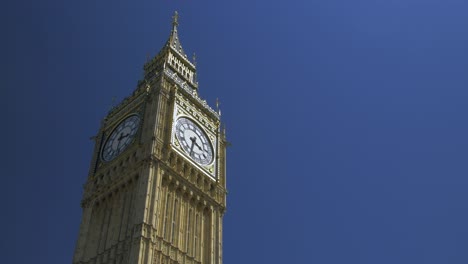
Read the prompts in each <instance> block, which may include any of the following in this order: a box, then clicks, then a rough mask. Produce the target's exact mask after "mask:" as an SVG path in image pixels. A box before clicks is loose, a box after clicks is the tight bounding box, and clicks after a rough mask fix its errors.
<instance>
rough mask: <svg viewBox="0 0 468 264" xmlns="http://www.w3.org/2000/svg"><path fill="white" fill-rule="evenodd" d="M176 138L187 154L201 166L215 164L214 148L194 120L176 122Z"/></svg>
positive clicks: (182, 118)
mask: <svg viewBox="0 0 468 264" xmlns="http://www.w3.org/2000/svg"><path fill="white" fill-rule="evenodd" d="M175 136H176V138H177V140H178V141H179V143H180V145H181V147H182V149H183V150H184V151H185V153H186V154H187V155H188V156H189V157H190V158H191V159H192V160H193V161H195V162H196V163H198V164H200V165H209V164H210V163H212V162H213V147H212V145H211V142H210V140H209V138H208V136H207V135H206V133H205V132H204V131H203V129H202V128H200V126H198V125H197V124H195V122H193V121H192V120H190V119H188V118H185V117H181V118H179V119H178V120H177V121H176V126H175Z"/></svg>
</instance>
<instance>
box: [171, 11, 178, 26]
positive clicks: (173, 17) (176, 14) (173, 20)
mask: <svg viewBox="0 0 468 264" xmlns="http://www.w3.org/2000/svg"><path fill="white" fill-rule="evenodd" d="M172 25H173V26H174V27H177V26H178V25H179V13H177V11H175V12H174V15H173V16H172Z"/></svg>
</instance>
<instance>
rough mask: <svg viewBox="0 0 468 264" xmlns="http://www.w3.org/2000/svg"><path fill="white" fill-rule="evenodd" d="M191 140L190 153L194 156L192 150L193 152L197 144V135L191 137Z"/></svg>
mask: <svg viewBox="0 0 468 264" xmlns="http://www.w3.org/2000/svg"><path fill="white" fill-rule="evenodd" d="M190 140H191V141H192V146H190V153H189V155H190V156H192V152H193V147H194V146H195V144H197V142H196V140H197V139H196V138H195V137H191V138H190Z"/></svg>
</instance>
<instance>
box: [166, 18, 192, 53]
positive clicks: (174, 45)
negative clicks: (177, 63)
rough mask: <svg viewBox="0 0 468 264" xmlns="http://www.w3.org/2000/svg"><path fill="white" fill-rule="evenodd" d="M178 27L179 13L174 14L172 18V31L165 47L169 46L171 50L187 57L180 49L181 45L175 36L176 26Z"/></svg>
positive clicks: (176, 35)
mask: <svg viewBox="0 0 468 264" xmlns="http://www.w3.org/2000/svg"><path fill="white" fill-rule="evenodd" d="M178 25H179V13H178V12H177V11H175V12H174V15H173V16H172V31H171V36H169V40H168V41H167V44H166V45H169V46H170V47H171V48H173V49H174V50H176V51H177V52H178V53H180V54H181V55H182V56H183V57H185V58H186V57H187V55H186V54H185V52H184V50H183V49H182V44H180V41H179V36H178V34H177V26H178Z"/></svg>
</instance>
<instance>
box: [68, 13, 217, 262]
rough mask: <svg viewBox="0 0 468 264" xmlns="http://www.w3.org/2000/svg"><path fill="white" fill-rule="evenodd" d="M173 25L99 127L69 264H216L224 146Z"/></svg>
mask: <svg viewBox="0 0 468 264" xmlns="http://www.w3.org/2000/svg"><path fill="white" fill-rule="evenodd" d="M177 27H178V16H177V12H176V13H175V15H174V17H173V23H172V32H171V34H170V36H169V40H168V41H167V43H166V45H165V46H164V47H163V48H162V49H161V51H160V52H159V54H158V55H156V56H155V57H154V58H153V59H152V60H151V61H149V62H147V63H146V64H145V66H144V78H143V80H142V81H139V82H138V85H137V87H136V89H135V91H134V92H133V93H132V94H131V95H130V96H128V97H127V98H125V99H124V100H123V101H122V102H121V103H120V104H119V105H117V106H116V107H114V108H113V109H112V110H111V111H110V112H109V113H108V115H107V117H106V118H105V119H104V120H103V122H102V124H101V127H100V129H99V132H98V134H97V137H96V145H95V147H94V154H93V158H92V161H91V166H90V170H89V176H88V179H87V181H86V184H85V186H84V194H83V200H82V203H81V206H82V208H83V218H82V220H81V226H80V232H79V237H78V241H77V245H76V249H75V254H74V258H73V263H75V264H78V263H92V264H98V263H99V264H105V263H109V264H172V263H181V264H182V263H184V264H195V263H203V264H221V263H222V229H223V225H222V217H223V214H224V211H225V208H226V173H225V171H226V140H225V135H224V132H223V131H222V130H221V129H220V112H219V111H215V110H213V109H212V108H210V106H208V105H207V103H206V101H204V100H202V99H201V98H200V97H199V96H198V83H197V79H196V67H195V62H194V61H192V62H190V61H189V60H188V59H187V55H186V54H185V52H184V50H183V49H182V46H181V43H180V40H179V37H178V33H177Z"/></svg>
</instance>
